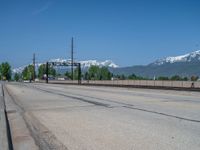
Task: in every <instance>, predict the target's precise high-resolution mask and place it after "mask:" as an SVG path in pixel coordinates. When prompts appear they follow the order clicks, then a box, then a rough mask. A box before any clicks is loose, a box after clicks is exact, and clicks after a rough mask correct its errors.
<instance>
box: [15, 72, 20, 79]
mask: <svg viewBox="0 0 200 150" xmlns="http://www.w3.org/2000/svg"><path fill="white" fill-rule="evenodd" d="M19 79H20V74H18V73H15V75H14V80H15V81H19Z"/></svg>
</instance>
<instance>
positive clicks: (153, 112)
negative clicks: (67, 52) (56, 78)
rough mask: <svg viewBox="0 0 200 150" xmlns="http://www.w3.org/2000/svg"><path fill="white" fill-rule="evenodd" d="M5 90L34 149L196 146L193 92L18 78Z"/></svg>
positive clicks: (198, 113)
mask: <svg viewBox="0 0 200 150" xmlns="http://www.w3.org/2000/svg"><path fill="white" fill-rule="evenodd" d="M6 89H7V91H8V94H9V96H10V103H12V107H13V106H15V107H17V109H15V111H13V112H12V109H11V110H10V113H11V114H12V113H16V112H19V114H20V115H21V116H22V118H23V120H24V122H25V124H26V127H27V129H28V131H27V132H29V133H30V134H28V136H30V138H33V139H34V142H35V144H36V145H37V147H38V148H39V149H59V150H60V149H69V150H161V149H162V150H188V149H191V150H199V149H200V93H197V92H183V91H181V92H180V91H167V90H149V89H131V88H130V89H128V88H114V87H92V86H75V85H54V84H49V85H46V84H17V83H16V84H11V83H10V84H7V85H6ZM11 101H13V102H11ZM7 103H8V102H7ZM10 105H11V104H10ZM14 126H15V123H13V125H12V127H14ZM16 126H17V123H16ZM15 134H16V133H15ZM18 134H19V136H16V137H15V139H14V140H15V141H16V140H17V142H19V141H20V133H19V132H18ZM17 142H16V143H17ZM29 142H30V141H29ZM30 143H32V142H30ZM32 149H37V148H36V147H34V146H33V147H32Z"/></svg>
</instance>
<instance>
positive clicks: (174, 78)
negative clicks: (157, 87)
mask: <svg viewBox="0 0 200 150" xmlns="http://www.w3.org/2000/svg"><path fill="white" fill-rule="evenodd" d="M171 80H173V81H180V80H182V78H181V77H180V76H179V75H175V76H172V77H171Z"/></svg>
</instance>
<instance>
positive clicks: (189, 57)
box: [13, 50, 200, 78]
mask: <svg viewBox="0 0 200 150" xmlns="http://www.w3.org/2000/svg"><path fill="white" fill-rule="evenodd" d="M49 61H50V62H67V61H70V60H66V59H61V58H58V59H51V60H49ZM79 62H80V63H81V68H82V70H83V71H86V70H87V69H88V68H89V67H90V66H92V65H96V66H100V67H103V66H106V67H108V68H109V70H110V71H111V72H112V73H113V74H118V75H121V74H124V75H131V74H136V75H139V76H143V77H148V78H153V77H158V76H168V77H170V76H173V75H180V76H188V77H189V76H192V75H196V76H200V50H197V51H193V52H191V53H188V54H184V55H180V56H174V57H165V58H161V59H157V60H155V61H154V62H152V63H149V64H148V65H136V66H130V67H119V66H118V65H116V64H115V63H114V62H113V61H112V60H105V61H97V60H85V61H79ZM41 64H43V63H37V64H36V69H37V68H38V67H39V66H40V65H41ZM24 67H25V66H22V67H19V68H15V69H13V72H14V73H20V72H22V70H23V69H24ZM57 70H58V71H59V68H57ZM64 71H65V70H63V68H62V67H61V68H60V72H62V73H63V72H64Z"/></svg>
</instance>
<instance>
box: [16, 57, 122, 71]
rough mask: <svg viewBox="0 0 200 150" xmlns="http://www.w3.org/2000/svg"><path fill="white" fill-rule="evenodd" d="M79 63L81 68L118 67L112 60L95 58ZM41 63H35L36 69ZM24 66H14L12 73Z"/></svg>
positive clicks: (60, 59) (59, 59)
mask: <svg viewBox="0 0 200 150" xmlns="http://www.w3.org/2000/svg"><path fill="white" fill-rule="evenodd" d="M70 61H71V60H70V59H62V58H57V59H50V60H49V62H61V63H63V62H70ZM78 62H80V63H81V68H89V67H90V66H99V67H103V66H105V67H111V68H117V67H119V66H118V65H116V64H115V63H114V62H113V61H112V60H105V61H97V60H85V61H78ZM41 64H43V63H37V64H36V70H37V68H39V66H40V65H41ZM25 67H26V66H21V67H18V68H14V69H13V70H12V71H13V73H21V72H22V71H23V70H24V68H25Z"/></svg>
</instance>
